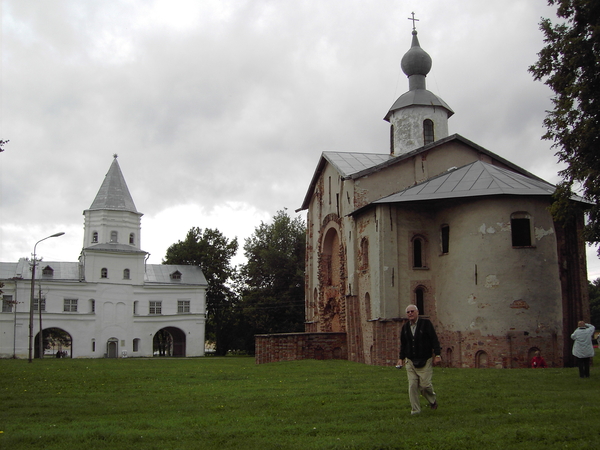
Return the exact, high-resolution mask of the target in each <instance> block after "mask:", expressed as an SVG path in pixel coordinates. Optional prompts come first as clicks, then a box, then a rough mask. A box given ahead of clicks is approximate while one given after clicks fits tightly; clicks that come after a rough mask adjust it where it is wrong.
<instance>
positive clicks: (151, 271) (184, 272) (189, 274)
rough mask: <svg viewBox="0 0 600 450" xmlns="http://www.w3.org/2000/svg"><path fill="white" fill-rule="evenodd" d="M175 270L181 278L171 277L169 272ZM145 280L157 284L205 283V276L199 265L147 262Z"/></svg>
mask: <svg viewBox="0 0 600 450" xmlns="http://www.w3.org/2000/svg"><path fill="white" fill-rule="evenodd" d="M177 271H178V272H179V273H181V279H176V280H173V279H171V274H172V273H174V272H177ZM146 282H147V283H159V284H194V285H196V284H198V285H206V284H207V282H206V278H205V277H204V274H203V273H202V269H201V268H200V267H199V266H186V265H175V264H148V265H147V266H146Z"/></svg>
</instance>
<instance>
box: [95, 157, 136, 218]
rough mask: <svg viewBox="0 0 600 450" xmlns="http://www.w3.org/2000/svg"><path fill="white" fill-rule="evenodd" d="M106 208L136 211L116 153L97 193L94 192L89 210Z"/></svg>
mask: <svg viewBox="0 0 600 450" xmlns="http://www.w3.org/2000/svg"><path fill="white" fill-rule="evenodd" d="M106 209H108V210H116V211H129V212H133V213H138V211H137V209H136V208H135V204H134V203H133V198H132V197H131V194H130V193H129V189H128V188H127V183H126V182H125V177H124V176H123V173H122V172H121V168H120V167H119V163H118V162H117V158H116V155H115V158H114V159H113V162H112V164H111V166H110V169H108V173H107V174H106V176H105V177H104V181H103V182H102V186H100V190H99V191H98V194H96V198H95V199H94V201H93V202H92V206H90V210H106ZM138 214H139V213H138Z"/></svg>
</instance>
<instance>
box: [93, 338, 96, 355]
mask: <svg viewBox="0 0 600 450" xmlns="http://www.w3.org/2000/svg"><path fill="white" fill-rule="evenodd" d="M92 351H93V352H95V351H96V339H92Z"/></svg>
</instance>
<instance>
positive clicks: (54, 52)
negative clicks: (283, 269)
mask: <svg viewBox="0 0 600 450" xmlns="http://www.w3.org/2000/svg"><path fill="white" fill-rule="evenodd" d="M0 4H1V7H2V43H1V45H2V68H1V80H0V82H1V91H0V102H1V109H0V139H5V140H6V139H10V143H9V144H7V145H6V146H5V152H4V153H2V154H0V260H1V261H17V260H18V259H19V258H20V257H29V256H31V253H32V251H33V245H34V244H35V242H36V241H38V240H40V239H42V238H44V237H46V236H48V235H50V234H53V233H55V232H59V231H64V232H65V233H66V234H65V235H64V236H62V237H60V238H55V239H50V240H48V241H45V242H44V243H43V244H40V245H39V246H38V249H37V250H38V255H40V256H42V257H43V258H44V259H45V260H47V261H76V260H77V258H78V256H79V253H80V251H81V248H82V246H83V215H82V213H83V211H84V210H85V209H87V208H89V207H90V205H91V204H92V201H93V200H94V197H95V195H96V193H97V192H98V189H99V188H100V185H101V184H102V181H103V179H104V175H105V174H106V172H107V171H108V168H109V167H110V164H111V163H112V160H113V154H114V153H117V154H118V155H119V158H118V160H119V165H120V166H121V169H122V171H123V174H124V175H125V179H126V181H127V184H128V186H129V190H130V192H131V194H132V196H133V199H134V201H135V204H136V207H137V209H138V211H140V212H142V213H143V214H144V216H143V217H142V236H141V237H142V249H144V250H146V251H148V252H150V253H151V256H150V259H149V262H150V263H156V264H158V263H160V262H161V261H162V258H164V256H165V251H166V249H167V247H168V246H169V245H171V244H173V243H175V242H177V241H178V240H182V239H184V238H185V235H186V233H187V231H188V230H189V229H190V228H191V227H195V226H197V227H200V228H218V229H219V230H220V231H221V232H222V233H223V234H224V235H226V236H227V237H228V238H230V239H231V238H234V237H236V236H237V237H238V239H239V241H240V247H241V246H242V245H243V242H244V238H246V237H248V236H249V235H251V234H252V232H253V231H254V229H255V227H257V226H258V225H259V224H260V222H261V221H265V222H267V221H269V220H270V219H271V218H272V217H273V215H274V214H275V213H276V212H277V211H278V210H280V209H282V208H287V209H288V211H290V212H291V213H292V214H295V213H294V210H295V209H297V208H298V207H299V206H300V205H301V203H302V200H303V198H304V195H305V193H306V189H307V188H308V184H309V182H310V179H311V177H312V174H313V172H314V170H315V167H316V164H317V162H318V159H319V156H320V154H321V152H323V151H348V152H373V153H387V152H388V151H389V128H388V127H389V124H388V123H387V122H385V121H384V120H383V117H384V116H385V115H386V113H387V111H388V110H389V108H390V106H391V105H392V104H393V103H394V101H395V100H396V99H397V98H398V97H399V96H400V95H401V94H402V93H404V92H405V91H406V90H407V89H408V81H407V78H406V76H405V75H404V74H403V73H402V71H401V69H400V60H401V58H402V55H403V54H404V53H405V52H406V51H407V50H408V49H409V47H410V42H411V31H412V22H411V21H409V20H408V17H410V13H411V12H412V11H414V12H415V14H416V17H417V18H418V19H419V22H417V30H418V32H419V40H420V43H421V46H422V48H423V49H424V50H425V51H427V52H428V53H429V54H430V55H431V57H432V58H433V68H432V70H431V72H430V74H429V76H428V77H427V87H428V89H429V90H431V91H432V92H434V93H435V94H437V95H439V96H440V97H441V98H442V99H444V100H445V101H446V102H447V103H448V104H449V105H450V107H451V108H452V109H453V110H454V111H455V115H454V116H453V117H452V118H451V119H450V123H449V127H450V133H451V134H453V133H459V134H461V135H462V136H464V137H466V138H468V139H470V140H472V141H474V142H475V143H477V144H479V145H481V146H483V147H485V148H486V149H488V150H490V151H492V152H494V153H497V154H499V155H500V156H502V157H504V158H507V159H509V160H510V161H512V162H513V163H515V164H517V165H519V166H521V167H523V168H524V169H526V170H528V171H530V172H533V173H534V174H536V175H538V176H540V177H542V178H544V179H545V180H547V181H549V182H551V183H555V182H557V181H558V179H559V178H558V175H557V171H558V170H559V168H560V167H559V166H558V165H557V163H556V157H555V156H554V153H555V150H553V149H551V148H550V145H549V143H548V142H547V141H542V140H540V136H541V135H542V134H543V133H544V129H543V126H542V121H543V119H544V116H545V110H547V109H549V108H550V107H551V103H550V98H551V95H552V93H551V91H550V90H549V89H548V88H547V87H546V86H545V85H543V84H542V83H541V82H535V81H534V80H533V78H532V77H531V75H530V74H529V73H528V72H527V68H528V67H529V66H530V65H531V64H533V63H534V62H535V61H536V59H537V56H536V54H537V52H538V51H539V50H540V49H541V48H542V46H543V38H542V33H541V31H539V22H540V18H541V17H554V9H553V8H549V7H548V6H547V2H546V0H528V1H524V0H488V1H485V2H483V1H481V0H452V1H448V0H430V1H422V0H421V1H416V0H415V1H402V0H395V1H391V0H370V1H369V2H366V1H364V0H363V1H359V0H335V1H334V0H315V1H311V0H306V1H292V0H286V1H283V0H278V1H266V0H265V1H262V0H255V1H239V0H236V1H226V0H215V1H210V0H202V1H199V0H189V1H184V0H181V1H180V0H164V1H163V0H155V1H149V0H139V1H138V0H127V1H126V0H112V1H105V0H87V1H79V0H52V1H50V0H48V1H38V0H1V3H0ZM240 261H242V259H241V258H240V257H238V258H236V262H240ZM588 266H589V272H590V273H589V277H590V278H596V277H599V276H600V264H599V263H598V258H597V257H596V255H595V249H590V251H589V252H588Z"/></svg>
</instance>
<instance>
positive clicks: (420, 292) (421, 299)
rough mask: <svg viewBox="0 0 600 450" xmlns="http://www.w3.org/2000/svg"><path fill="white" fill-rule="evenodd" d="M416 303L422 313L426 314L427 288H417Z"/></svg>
mask: <svg viewBox="0 0 600 450" xmlns="http://www.w3.org/2000/svg"><path fill="white" fill-rule="evenodd" d="M415 305H417V308H418V309H419V312H420V313H421V314H425V290H424V289H423V288H422V287H418V288H417V289H415Z"/></svg>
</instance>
